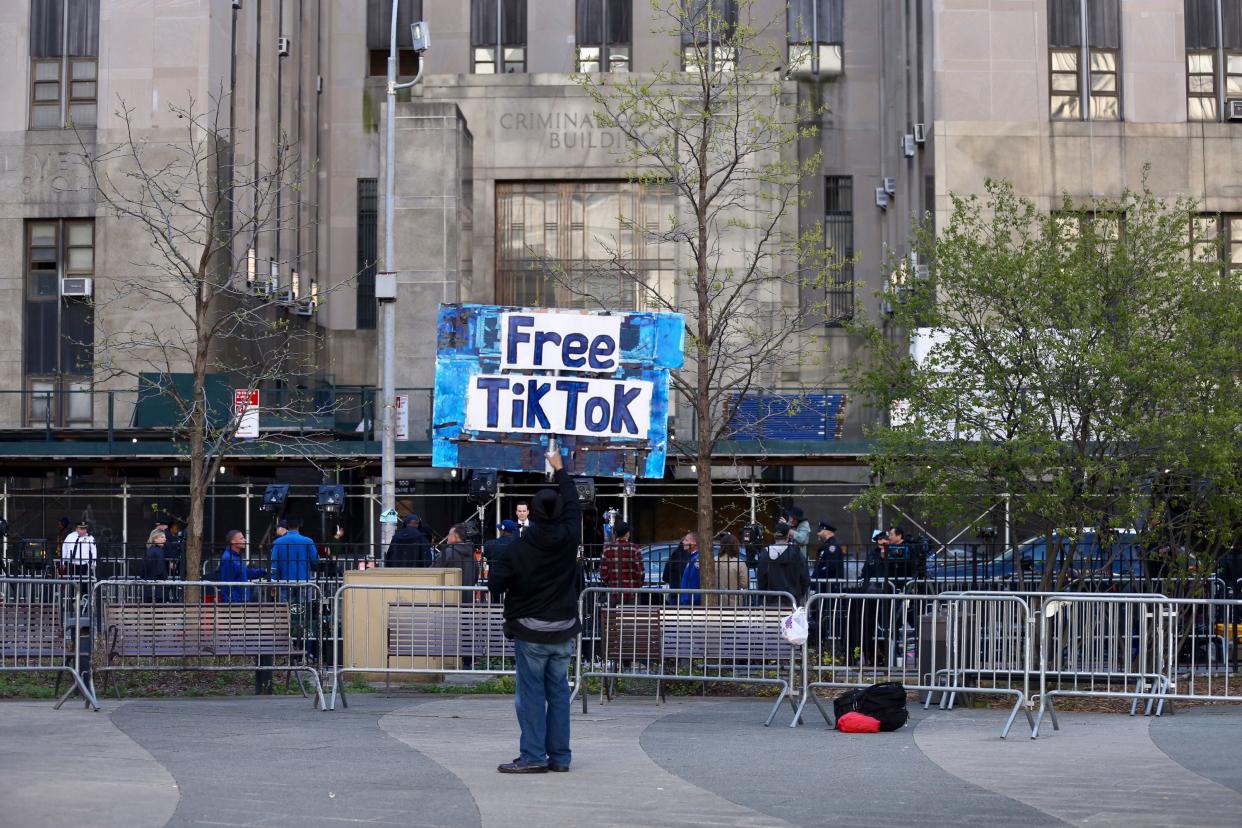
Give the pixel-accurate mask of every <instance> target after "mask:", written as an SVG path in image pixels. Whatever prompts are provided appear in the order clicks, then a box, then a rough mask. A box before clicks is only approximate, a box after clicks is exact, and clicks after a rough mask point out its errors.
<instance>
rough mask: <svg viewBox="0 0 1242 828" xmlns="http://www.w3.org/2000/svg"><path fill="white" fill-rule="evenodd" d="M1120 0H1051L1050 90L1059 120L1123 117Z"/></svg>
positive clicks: (1052, 111) (1049, 34) (1049, 13)
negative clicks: (1120, 65)
mask: <svg viewBox="0 0 1242 828" xmlns="http://www.w3.org/2000/svg"><path fill="white" fill-rule="evenodd" d="M1120 58H1121V13H1120V6H1119V0H1048V89H1049V94H1050V104H1051V106H1050V112H1051V115H1052V118H1053V119H1054V120H1064V121H1077V120H1092V121H1116V120H1120V118H1121V74H1120V68H1119V62H1120Z"/></svg>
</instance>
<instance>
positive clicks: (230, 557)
mask: <svg viewBox="0 0 1242 828" xmlns="http://www.w3.org/2000/svg"><path fill="white" fill-rule="evenodd" d="M245 549H246V533H245V532H243V531H242V530H240V529H230V530H229V531H228V533H227V534H226V535H225V536H224V552H223V554H221V555H220V569H219V571H218V573H217V575H216V580H217V581H224V582H226V583H227V582H233V583H242V582H249V581H250V580H251V579H252V578H262V577H263V576H264V575H266V574H267V570H266V569H259V568H258V567H253V566H247V565H246V560H245V557H244V552H245ZM250 592H251V589H250V588H249V587H244V586H230V587H224V588H223V589H221V590H220V591H219V594H218V596H217V598H216V600H217V601H219V602H220V603H221V604H244V603H246V602H247V601H249V600H250Z"/></svg>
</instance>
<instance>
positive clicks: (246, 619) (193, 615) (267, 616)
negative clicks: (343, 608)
mask: <svg viewBox="0 0 1242 828" xmlns="http://www.w3.org/2000/svg"><path fill="white" fill-rule="evenodd" d="M104 629H105V641H106V644H107V656H108V664H109V665H111V664H112V663H113V661H114V660H116V659H124V658H151V659H165V658H177V659H199V658H224V657H229V656H264V655H270V656H279V655H295V654H297V655H300V653H299V651H298V650H297V648H296V647H295V646H294V642H293V636H292V631H291V627H290V620H289V605H288V604H117V605H112V606H108V607H107V608H106V610H105V612H104Z"/></svg>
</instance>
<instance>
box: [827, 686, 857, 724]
mask: <svg viewBox="0 0 1242 828" xmlns="http://www.w3.org/2000/svg"><path fill="white" fill-rule="evenodd" d="M862 694H863V688H861V687H859V688H856V689H854V690H846V691H845V692H844V693H842V694H841V695H839V696H837V697H836V698H835V699H833V700H832V717H833V718H834V719H838V720H839V719H840V718H841V717H842V716H844V715H845V714H846V713H856V712H858V700H859V699H861V698H862Z"/></svg>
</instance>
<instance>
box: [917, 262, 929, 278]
mask: <svg viewBox="0 0 1242 828" xmlns="http://www.w3.org/2000/svg"><path fill="white" fill-rule="evenodd" d="M930 274H931V271H930V270H929V269H928V267H927V265H925V264H921V265H915V266H914V278H916V279H922V280H924V281H927V277H928V276H929V275H930Z"/></svg>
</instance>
